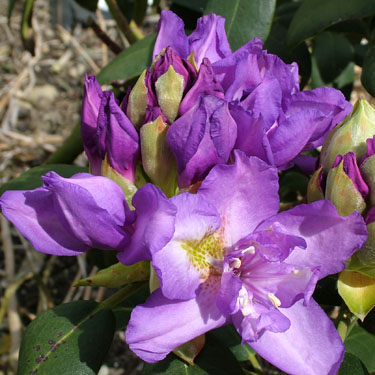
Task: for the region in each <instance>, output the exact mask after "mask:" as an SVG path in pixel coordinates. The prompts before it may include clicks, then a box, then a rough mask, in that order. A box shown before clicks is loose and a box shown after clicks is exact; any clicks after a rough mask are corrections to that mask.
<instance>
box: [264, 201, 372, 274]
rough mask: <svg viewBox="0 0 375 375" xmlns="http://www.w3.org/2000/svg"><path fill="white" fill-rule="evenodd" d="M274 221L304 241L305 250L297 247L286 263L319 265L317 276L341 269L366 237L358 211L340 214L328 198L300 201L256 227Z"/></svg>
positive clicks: (299, 266) (305, 266)
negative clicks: (343, 215)
mask: <svg viewBox="0 0 375 375" xmlns="http://www.w3.org/2000/svg"><path fill="white" fill-rule="evenodd" d="M275 222H277V223H279V224H281V225H282V226H283V227H285V228H287V230H288V232H289V233H290V234H294V235H296V236H299V237H302V238H304V239H305V241H306V244H307V248H306V250H300V249H298V248H296V249H295V250H294V251H293V252H292V253H291V254H290V255H289V257H288V258H287V259H286V260H285V262H286V263H289V264H291V265H294V266H296V267H297V268H298V269H303V268H311V269H315V268H319V270H320V277H319V278H323V277H325V276H327V275H330V274H334V273H337V272H340V271H342V270H343V269H344V268H345V263H344V261H345V260H347V259H348V258H349V257H350V256H351V255H352V254H353V253H354V252H355V251H356V250H358V249H359V248H360V247H361V246H362V245H363V243H364V242H365V241H366V238H367V230H366V225H365V223H364V221H363V219H362V217H361V216H360V215H359V214H358V213H357V212H355V213H353V214H352V215H350V216H346V217H342V216H340V215H339V214H338V213H337V210H336V208H335V206H334V205H333V204H332V203H331V202H330V201H317V202H314V203H311V204H301V205H299V206H297V207H294V208H292V209H291V210H288V211H284V212H281V213H280V214H278V215H276V216H274V217H271V218H269V219H267V220H266V221H265V222H263V223H262V224H261V225H260V226H259V228H257V230H261V229H266V228H268V227H269V226H270V225H272V224H273V223H275Z"/></svg>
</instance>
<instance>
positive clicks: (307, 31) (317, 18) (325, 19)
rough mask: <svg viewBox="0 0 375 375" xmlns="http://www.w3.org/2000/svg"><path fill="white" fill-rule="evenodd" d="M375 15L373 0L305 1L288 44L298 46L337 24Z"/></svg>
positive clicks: (289, 32) (293, 21)
mask: <svg viewBox="0 0 375 375" xmlns="http://www.w3.org/2000/svg"><path fill="white" fill-rule="evenodd" d="M373 14H375V2H374V1H373V0H345V1H342V0H329V1H327V0H304V1H303V2H302V4H301V6H300V8H299V9H298V10H297V12H296V14H295V15H294V17H293V20H292V22H291V25H290V28H289V31H288V44H290V45H296V44H298V43H300V42H302V41H303V40H305V39H307V38H310V37H312V36H314V35H315V34H317V33H318V32H320V31H322V30H324V29H326V28H327V27H329V26H331V25H334V24H336V23H339V22H342V21H345V20H350V19H353V18H361V17H367V16H371V15H373Z"/></svg>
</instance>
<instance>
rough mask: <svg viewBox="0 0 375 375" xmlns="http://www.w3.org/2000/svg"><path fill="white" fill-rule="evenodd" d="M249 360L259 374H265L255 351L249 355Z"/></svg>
mask: <svg viewBox="0 0 375 375" xmlns="http://www.w3.org/2000/svg"><path fill="white" fill-rule="evenodd" d="M249 361H250V363H251V365H252V366H253V367H254V371H255V372H256V373H257V374H263V370H262V366H261V365H260V363H259V361H258V359H257V357H256V354H255V353H254V354H250V355H249Z"/></svg>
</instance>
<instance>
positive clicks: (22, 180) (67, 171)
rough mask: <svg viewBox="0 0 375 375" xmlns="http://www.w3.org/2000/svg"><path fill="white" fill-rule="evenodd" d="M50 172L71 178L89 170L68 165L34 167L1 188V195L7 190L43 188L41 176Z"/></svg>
mask: <svg viewBox="0 0 375 375" xmlns="http://www.w3.org/2000/svg"><path fill="white" fill-rule="evenodd" d="M49 171H55V172H56V173H58V174H59V175H60V176H62V177H71V176H72V175H74V174H75V173H82V172H88V169H87V168H84V167H78V166H76V165H66V164H48V165H41V166H39V167H34V168H31V169H29V170H28V171H26V172H25V173H22V174H21V176H19V177H17V178H15V179H13V180H10V181H8V182H6V183H5V184H3V185H2V186H1V187H0V195H1V194H3V193H4V191H6V190H32V189H35V188H37V187H39V186H42V184H43V181H42V179H41V176H43V175H45V174H46V173H47V172H49Z"/></svg>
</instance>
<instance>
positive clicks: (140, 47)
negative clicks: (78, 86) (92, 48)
mask: <svg viewBox="0 0 375 375" xmlns="http://www.w3.org/2000/svg"><path fill="white" fill-rule="evenodd" d="M155 39H156V35H155V34H152V35H149V36H147V37H146V38H144V39H142V40H140V41H138V42H136V43H134V44H133V45H131V46H130V47H128V48H126V49H125V50H124V51H123V52H121V53H120V54H119V55H117V56H116V57H115V58H114V59H113V60H112V61H111V62H110V63H109V64H108V65H106V66H105V67H104V68H103V69H102V70H101V71H100V73H99V74H98V76H97V79H98V81H99V83H100V84H105V83H111V82H112V81H115V80H117V79H119V80H125V81H127V80H129V79H132V78H135V77H137V76H139V75H140V74H141V73H142V72H143V70H144V69H146V68H147V67H148V66H149V65H150V64H151V60H152V51H153V49H154V44H155Z"/></svg>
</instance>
